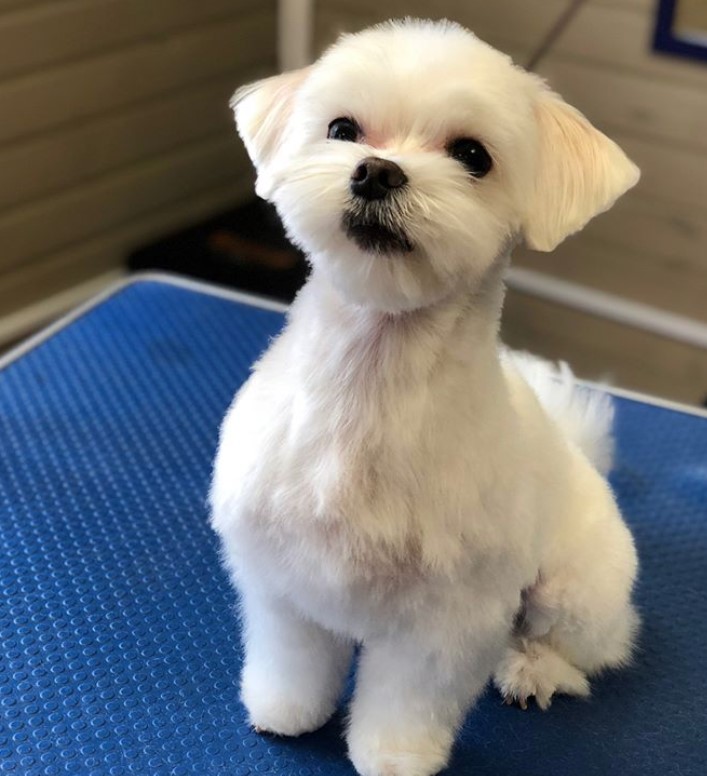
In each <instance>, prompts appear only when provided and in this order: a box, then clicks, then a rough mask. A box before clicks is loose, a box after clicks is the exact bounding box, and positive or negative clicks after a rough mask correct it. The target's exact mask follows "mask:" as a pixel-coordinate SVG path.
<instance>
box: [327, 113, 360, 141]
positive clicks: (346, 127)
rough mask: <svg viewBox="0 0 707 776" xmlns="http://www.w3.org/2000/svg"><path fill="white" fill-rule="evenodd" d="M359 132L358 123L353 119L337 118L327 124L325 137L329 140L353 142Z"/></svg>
mask: <svg viewBox="0 0 707 776" xmlns="http://www.w3.org/2000/svg"><path fill="white" fill-rule="evenodd" d="M360 134H361V130H360V129H359V126H358V124H357V123H356V122H355V121H354V120H353V119H347V118H339V119H334V121H332V122H331V124H329V131H328V132H327V137H328V138H329V140H346V141H347V142H349V143H355V142H356V141H357V140H358V138H359V136H360Z"/></svg>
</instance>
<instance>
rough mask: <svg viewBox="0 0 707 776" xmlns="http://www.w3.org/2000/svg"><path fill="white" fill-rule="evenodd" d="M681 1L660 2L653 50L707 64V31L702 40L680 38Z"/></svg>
mask: <svg viewBox="0 0 707 776" xmlns="http://www.w3.org/2000/svg"><path fill="white" fill-rule="evenodd" d="M678 2H679V0H659V2H658V13H657V16H656V25H655V34H654V36H653V48H654V49H655V50H656V51H662V52H666V53H669V54H676V55H678V56H681V57H687V58H689V59H698V60H702V61H703V62H707V30H705V35H704V38H703V39H702V40H699V39H698V38H697V37H695V38H694V39H693V38H691V37H685V36H680V35H679V34H678V32H677V31H676V28H675V23H676V17H677V13H676V11H677V6H678Z"/></svg>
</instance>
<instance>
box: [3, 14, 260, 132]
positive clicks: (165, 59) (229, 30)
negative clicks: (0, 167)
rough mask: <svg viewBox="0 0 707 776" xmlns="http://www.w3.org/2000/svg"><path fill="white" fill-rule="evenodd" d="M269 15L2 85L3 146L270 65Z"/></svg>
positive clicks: (146, 45)
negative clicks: (239, 71) (258, 65)
mask: <svg viewBox="0 0 707 776" xmlns="http://www.w3.org/2000/svg"><path fill="white" fill-rule="evenodd" d="M274 30H275V26H274V18H273V16H272V14H270V13H269V12H266V13H258V14H257V15H255V16H252V17H249V18H248V17H246V18H245V19H243V20H241V19H234V20H232V21H230V22H222V23H218V24H210V25H206V26H203V27H199V28H198V29H196V30H194V31H190V32H187V33H183V34H178V35H174V36H168V37H165V38H164V39H161V40H155V41H151V42H148V43H141V44H139V45H136V46H134V47H132V48H130V49H127V50H125V51H119V52H113V53H111V54H109V55H106V56H103V57H98V58H96V59H92V60H84V61H81V62H78V63H75V64H71V65H67V66H65V67H59V68H53V69H49V70H46V71H42V72H41V73H38V74H34V75H31V76H26V77H22V78H17V79H13V80H10V81H7V82H5V83H3V84H1V85H0V115H1V116H3V121H2V122H0V143H2V142H7V141H9V140H12V139H15V138H18V137H22V136H25V135H27V134H30V133H37V132H40V131H43V130H44V131H46V130H47V129H48V128H49V127H53V126H56V125H60V124H65V123H68V122H71V121H76V120H79V119H83V118H86V117H87V116H92V115H98V114H101V113H104V112H108V111H115V110H118V109H120V108H123V107H125V106H127V105H130V104H132V103H136V102H138V101H141V100H147V99H152V98H154V97H155V96H156V95H159V94H161V93H164V92H167V91H171V90H174V89H176V88H183V87H186V86H188V85H190V84H194V83H198V82H200V81H203V80H205V79H208V78H214V77H217V76H218V75H220V74H223V73H225V72H232V71H233V70H234V69H235V68H238V67H242V68H252V67H253V66H254V65H255V64H256V63H259V62H262V63H267V64H270V61H271V60H270V57H271V56H272V53H273V52H274V43H272V42H271V38H272V35H273V34H274Z"/></svg>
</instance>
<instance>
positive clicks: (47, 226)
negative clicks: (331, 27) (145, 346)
mask: <svg viewBox="0 0 707 776" xmlns="http://www.w3.org/2000/svg"><path fill="white" fill-rule="evenodd" d="M275 59H276V2H275V0H265V1H263V0H201V2H199V3H194V2H192V1H191V0H150V1H149V2H143V1H142V0H52V2H49V1H48V0H45V2H29V1H26V2H22V3H19V2H11V0H0V115H2V117H3V120H2V122H0V171H1V174H0V245H2V247H3V250H2V252H0V344H1V343H2V340H3V338H7V337H9V336H10V334H11V332H10V330H11V329H13V327H15V322H16V321H18V320H20V319H21V318H22V316H21V315H20V314H19V311H20V309H21V308H22V307H23V306H27V305H29V306H30V307H32V305H33V303H34V302H36V301H37V300H40V299H42V298H43V297H46V296H47V295H50V294H61V292H62V291H63V290H64V289H65V288H68V287H70V286H74V285H77V284H81V283H83V281H85V280H87V279H89V278H91V277H92V276H98V275H102V274H103V273H106V272H109V271H110V270H112V269H113V268H114V267H117V266H119V265H120V264H121V263H122V262H123V261H124V259H125V257H126V255H127V253H128V252H129V251H130V250H132V249H133V248H135V247H137V246H138V244H139V243H140V242H142V241H144V240H152V239H155V238H157V237H159V236H160V235H161V234H164V233H166V232H168V231H173V230H175V229H178V228H180V227H185V226H188V225H189V224H191V223H194V222H195V221H198V220H202V219H203V218H206V217H208V216H210V215H213V214H215V213H216V212H219V211H221V210H223V209H225V208H226V207H228V206H229V205H234V204H236V203H238V202H239V201H240V200H243V199H246V198H248V197H249V196H251V195H252V170H251V167H250V164H249V163H248V161H247V159H246V156H245V152H244V150H243V148H242V144H241V142H240V141H239V140H238V138H237V136H236V133H235V130H234V127H233V123H232V116H231V114H230V111H229V109H228V106H227V102H228V98H229V97H230V95H231V94H232V92H233V90H234V89H235V88H236V87H237V86H238V85H240V84H241V83H243V82H245V81H248V80H252V79H254V78H256V77H259V76H262V75H265V74H269V73H272V72H274V71H275V69H276V63H275ZM106 277H108V275H106ZM35 306H36V305H35ZM50 307H51V309H54V306H51V305H50ZM32 309H34V307H32ZM22 320H24V318H22ZM3 322H5V323H8V322H10V323H11V325H10V324H8V325H7V326H4V325H3ZM15 328H16V327H15ZM16 333H17V332H15V334H16Z"/></svg>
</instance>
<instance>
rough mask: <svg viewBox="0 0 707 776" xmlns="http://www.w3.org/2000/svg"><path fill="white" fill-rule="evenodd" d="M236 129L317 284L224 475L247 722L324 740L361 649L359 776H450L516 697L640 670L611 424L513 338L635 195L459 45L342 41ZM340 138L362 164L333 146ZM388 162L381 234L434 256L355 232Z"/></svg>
mask: <svg viewBox="0 0 707 776" xmlns="http://www.w3.org/2000/svg"><path fill="white" fill-rule="evenodd" d="M234 107H235V112H236V119H237V123H238V129H239V132H240V133H241V135H242V136H243V139H244V141H245V144H246V148H247V149H248V151H249V153H250V155H251V157H252V159H253V160H254V162H255V165H256V168H257V171H258V191H259V192H260V193H261V194H262V195H263V196H266V197H267V198H269V199H270V200H271V201H273V202H274V203H275V205H276V206H277V208H278V210H279V212H280V214H281V216H282V218H283V221H284V223H285V225H286V227H287V229H288V232H289V234H290V236H291V237H292V238H293V239H294V240H295V241H296V242H297V243H298V244H300V245H301V246H302V247H303V248H304V250H305V251H306V252H307V254H308V256H309V259H310V261H311V264H312V268H313V270H312V274H311V277H310V279H309V281H308V283H307V285H306V286H305V287H304V289H303V290H302V291H301V292H300V294H299V296H298V297H297V299H296V300H295V302H294V304H293V305H292V307H291V309H290V311H289V313H288V316H287V325H286V327H285V329H284V331H283V332H282V334H281V335H280V336H279V337H278V338H277V339H276V340H275V341H274V342H273V343H272V345H271V346H270V348H269V349H268V351H267V352H266V353H265V354H264V356H263V357H262V358H261V360H260V361H259V362H258V363H257V364H256V365H255V367H254V368H253V373H252V375H251V377H250V379H249V380H248V381H247V383H246V384H245V385H244V386H243V388H242V389H241V391H240V392H239V393H238V395H237V396H236V398H235V400H234V403H233V405H232V407H231V409H230V410H229V412H228V414H227V416H226V419H225V421H224V424H223V427H222V431H221V440H220V446H219V451H218V455H217V458H216V462H215V467H214V479H213V486H212V490H211V505H212V523H213V527H214V529H215V530H216V531H218V533H219V535H220V536H221V539H222V544H223V557H224V561H225V563H226V565H227V567H228V569H229V570H230V572H231V574H232V578H233V581H234V584H235V585H236V586H237V588H238V590H239V592H240V595H241V605H242V614H243V621H244V645H245V665H244V669H243V677H242V698H243V701H244V703H245V705H246V707H247V709H248V712H249V715H250V720H251V722H252V724H253V725H254V726H256V728H258V729H261V730H269V731H272V732H275V733H280V734H283V735H299V734H300V733H304V732H306V731H310V730H314V729H316V728H317V727H319V726H320V725H322V724H324V722H325V721H326V720H327V719H328V718H329V717H330V716H331V714H332V713H333V711H334V709H335V707H336V704H337V702H338V698H339V694H340V692H341V688H342V684H343V681H344V678H345V676H346V674H347V671H348V668H349V664H350V660H351V656H352V649H353V646H354V645H355V644H356V643H359V644H361V645H362V651H361V655H360V663H359V666H358V672H357V681H356V691H355V696H354V699H353V703H352V706H351V709H350V719H349V725H348V733H347V740H348V746H349V754H350V756H351V759H352V761H353V763H354V765H355V767H356V769H357V770H358V772H359V773H360V774H362V776H430V775H431V774H433V773H436V772H437V771H438V770H440V769H441V768H443V767H444V765H445V764H446V762H447V761H448V758H449V753H450V750H451V746H452V744H453V741H454V737H455V734H456V731H457V729H458V727H459V726H460V725H461V723H462V721H463V719H464V716H465V714H466V713H467V711H468V709H469V708H470V707H471V706H472V704H473V702H474V700H475V699H476V697H477V696H478V694H479V693H480V692H481V691H482V689H483V687H484V686H485V684H486V682H487V681H488V679H489V677H491V676H492V675H493V676H494V678H495V681H496V684H497V686H498V687H499V688H500V689H501V691H502V692H503V693H504V695H505V696H506V697H507V698H509V699H511V700H517V701H519V702H520V703H522V704H525V703H526V701H527V699H528V697H529V696H532V695H535V696H536V698H537V700H538V702H539V703H540V705H542V706H543V707H546V706H547V705H548V704H549V703H550V701H551V699H552V695H553V693H555V692H567V693H573V694H577V695H586V694H587V692H588V688H589V684H588V679H587V677H588V676H589V675H591V674H594V673H596V672H598V671H600V670H601V669H603V668H607V667H612V666H619V665H622V664H623V663H625V662H626V661H627V660H628V659H629V658H630V655H631V650H632V645H633V641H634V637H635V633H636V630H637V623H638V619H637V616H636V613H635V611H634V609H633V606H632V603H631V591H632V587H633V583H634V579H635V576H636V573H637V559H636V553H635V549H634V545H633V541H632V538H631V535H630V533H629V531H628V529H627V528H626V526H625V525H624V523H623V521H622V519H621V515H620V514H619V512H618V509H617V507H616V503H615V501H614V498H613V496H612V493H611V491H610V489H609V487H608V485H607V483H606V481H605V479H604V477H603V476H602V474H603V473H605V472H606V471H607V470H608V466H609V462H610V450H611V444H610V426H611V406H610V404H609V403H608V402H607V401H605V400H603V399H596V398H593V395H591V396H589V395H587V394H583V393H581V392H578V391H577V389H576V386H575V383H574V380H573V378H572V376H571V373H570V372H569V371H568V370H566V369H564V368H561V369H559V370H557V369H556V368H555V367H553V366H552V365H547V364H545V363H544V362H540V361H538V360H536V359H533V358H532V357H529V356H523V355H518V354H509V353H507V352H505V351H502V349H501V348H500V345H499V343H498V338H497V331H498V321H499V317H500V312H501V306H502V299H503V282H502V277H503V271H504V269H505V266H506V263H507V260H508V254H509V249H510V247H511V245H512V244H513V243H514V242H515V241H516V240H518V239H523V238H525V239H527V240H528V241H529V242H530V243H531V244H533V245H535V246H537V247H540V248H549V247H552V246H553V245H555V244H556V243H557V242H559V241H560V240H561V239H562V238H563V237H564V236H566V235H567V234H569V233H571V232H572V231H574V230H576V229H578V228H580V227H581V226H582V225H583V224H584V223H585V222H586V221H587V220H589V219H590V218H591V217H592V216H593V215H595V214H596V213H598V212H600V211H601V210H603V209H605V208H606V207H608V206H609V205H610V203H611V202H612V201H613V200H614V199H615V198H616V197H618V196H619V195H620V194H621V193H622V192H623V191H625V190H626V189H627V188H628V187H629V186H630V185H632V184H633V183H635V180H636V178H637V171H636V168H635V167H634V165H632V164H631V162H629V161H628V159H626V157H625V156H624V155H623V154H622V152H621V151H620V150H619V149H618V148H617V147H616V146H615V145H614V144H613V143H611V142H610V141H609V140H608V139H607V138H605V137H604V136H603V135H601V134H600V133H599V132H598V131H597V130H595V129H594V128H593V127H591V125H590V124H589V122H587V121H586V119H584V118H583V117H581V116H580V115H579V114H578V113H577V112H576V111H574V110H573V109H570V108H569V106H566V105H565V104H564V103H562V102H561V101H560V98H558V97H557V96H556V95H552V94H551V93H550V92H549V91H548V90H547V87H546V86H545V85H544V84H543V83H542V82H541V81H540V80H539V79H537V78H536V77H535V76H532V75H529V74H528V73H525V72H524V71H522V70H521V69H519V68H517V67H515V66H513V64H512V63H511V61H510V60H509V59H508V58H507V57H505V56H504V55H502V54H500V53H499V52H497V51H495V50H494V49H492V48H491V47H490V46H487V45H486V44H484V43H483V42H481V41H480V40H479V39H478V38H476V37H474V36H473V35H471V34H470V33H469V32H467V31H465V30H463V29H462V28H460V27H458V26H457V25H453V24H450V23H437V24H434V23H430V22H414V21H410V20H408V21H406V22H400V23H391V24H387V25H381V26H379V27H376V28H373V29H372V30H368V31H366V32H364V33H361V34H359V35H355V36H345V37H344V38H342V39H341V41H340V42H339V43H338V44H337V45H336V46H334V47H333V48H332V49H331V50H330V51H329V52H327V53H326V54H325V55H324V56H323V58H322V59H321V60H320V61H319V62H317V63H316V64H315V65H313V66H312V67H311V68H309V69H308V70H307V71H300V72H298V73H295V74H288V75H286V76H281V77H279V78H275V79H269V80H268V81H265V82H262V83H259V84H255V85H253V86H252V87H248V88H247V89H246V90H244V91H241V92H239V94H238V95H237V97H236V99H235V101H234ZM548 111H549V112H551V113H552V117H553V118H552V122H554V123H553V124H552V127H551V128H548ZM339 117H350V118H353V119H354V120H355V121H356V122H357V123H358V125H359V126H360V127H361V129H362V132H363V136H362V137H361V138H360V141H359V142H341V141H331V140H327V139H326V134H327V126H328V124H329V122H331V121H332V120H333V119H336V118H339ZM552 122H551V123H552ZM563 127H564V128H563ZM456 137H474V138H476V139H478V140H480V141H481V142H483V143H484V145H485V146H486V148H487V149H488V150H489V152H490V154H491V156H492V158H493V161H494V167H493V169H492V170H491V172H490V173H489V174H488V175H487V176H486V177H484V178H482V179H473V178H470V176H469V175H468V173H467V171H466V170H465V169H464V168H463V166H462V165H460V164H459V163H458V162H456V161H455V160H454V159H451V158H450V157H449V156H448V155H447V153H446V151H445V147H446V145H447V144H448V142H449V141H450V140H453V139H454V138H456ZM371 155H375V156H380V157H382V158H386V159H391V160H393V161H395V162H396V163H397V164H399V165H400V166H401V167H402V168H403V170H404V172H405V174H406V175H407V177H408V185H407V186H406V187H405V189H404V190H401V191H398V192H395V194H394V196H391V197H389V198H388V199H386V200H382V201H380V202H378V203H376V204H375V209H373V208H369V210H367V211H366V212H367V217H371V218H375V219H378V221H379V222H380V223H382V224H385V225H386V226H387V227H389V228H395V229H396V230H399V231H401V232H402V233H404V234H405V236H406V238H408V239H409V241H410V244H411V245H412V246H413V250H412V251H411V252H409V253H408V252H406V253H404V254H403V253H401V254H390V255H380V254H379V253H374V254H371V253H366V252H365V251H364V250H362V249H361V248H360V247H358V246H357V245H356V244H355V242H353V241H351V240H350V239H348V238H347V237H346V234H345V232H344V230H343V229H342V215H343V213H345V212H346V211H347V209H350V208H351V207H352V206H353V203H352V200H351V194H350V192H349V179H350V176H351V174H352V171H353V170H354V169H355V167H356V165H357V164H358V163H359V162H360V161H361V159H363V158H365V157H367V156H371Z"/></svg>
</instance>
